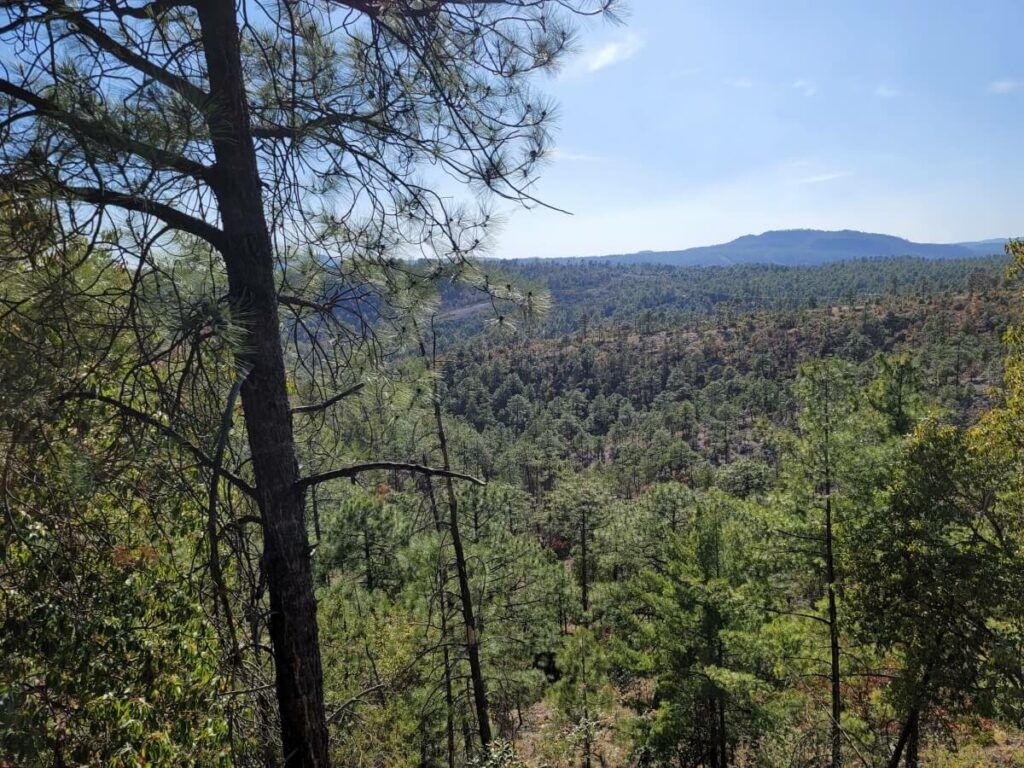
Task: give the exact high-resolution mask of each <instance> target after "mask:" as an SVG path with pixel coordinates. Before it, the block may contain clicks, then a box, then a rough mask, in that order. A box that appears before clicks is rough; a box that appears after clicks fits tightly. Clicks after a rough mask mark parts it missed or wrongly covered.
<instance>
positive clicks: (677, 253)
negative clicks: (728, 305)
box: [579, 229, 1006, 267]
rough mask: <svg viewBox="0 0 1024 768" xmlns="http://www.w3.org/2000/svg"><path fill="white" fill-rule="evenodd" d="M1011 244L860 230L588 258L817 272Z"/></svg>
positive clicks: (970, 253) (778, 234) (794, 232)
mask: <svg viewBox="0 0 1024 768" xmlns="http://www.w3.org/2000/svg"><path fill="white" fill-rule="evenodd" d="M1005 243H1006V239H1005V238H994V239H991V240H977V241H969V242H960V243H918V242H914V241H911V240H907V239H906V238H902V237H897V236H895V235H885V234H879V233H875V232H861V231H859V230H854V229H842V230H821V229H779V230H769V231H767V232H762V233H761V234H759V235H753V234H751V235H743V236H742V237H738V238H736V239H735V240H731V241H729V242H727V243H719V244H717V245H704V246H697V247H694V248H684V249H681V250H671V251H650V250H647V251H637V252H635V253H626V254H610V255H605V256H583V257H579V258H580V260H601V261H604V262H610V263H614V264H668V265H674V266H687V267H709V266H732V265H737V264H775V265H780V266H815V265H820V264H827V263H830V262H835V261H850V260H854V259H865V258H882V257H887V256H917V257H922V258H926V259H962V258H973V257H977V256H990V255H995V254H998V253H1000V252H1002V250H1003V245H1004V244H1005Z"/></svg>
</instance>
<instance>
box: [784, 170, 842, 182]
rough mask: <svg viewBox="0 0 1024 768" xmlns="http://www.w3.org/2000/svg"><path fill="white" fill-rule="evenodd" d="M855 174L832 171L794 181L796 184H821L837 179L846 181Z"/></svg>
mask: <svg viewBox="0 0 1024 768" xmlns="http://www.w3.org/2000/svg"><path fill="white" fill-rule="evenodd" d="M852 175H853V174H852V173H851V172H850V171H832V172H831V173H819V174H815V175H814V176H804V177H803V178H799V179H793V183H794V184H821V183H822V182H824V181H835V180H836V179H845V178H846V177H848V176H852Z"/></svg>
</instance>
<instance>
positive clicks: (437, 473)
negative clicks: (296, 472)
mask: <svg viewBox="0 0 1024 768" xmlns="http://www.w3.org/2000/svg"><path fill="white" fill-rule="evenodd" d="M378 469H386V470H394V471H398V472H414V473H416V474H419V475H427V476H428V477H447V478H451V479H452V480H467V481H469V482H471V483H473V484H474V485H481V486H482V485H486V483H485V482H484V481H483V480H481V479H479V478H476V477H473V476H472V475H466V474H463V473H462V472H454V471H452V470H449V469H440V468H438V467H427V466H424V465H423V464H411V463H407V462H403V461H368V462H366V463H365V464H353V465H352V466H350V467H341V468H340V469H332V470H330V471H329V472H321V473H320V474H318V475H310V476H309V477H304V478H302V479H301V480H299V482H298V486H299V487H300V488H311V487H312V486H314V485H319V484H320V483H326V482H327V481H329V480H338V479H341V478H343V477H355V476H356V475H359V474H362V473H363V472H373V471H374V470H378Z"/></svg>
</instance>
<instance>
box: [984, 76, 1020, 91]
mask: <svg viewBox="0 0 1024 768" xmlns="http://www.w3.org/2000/svg"><path fill="white" fill-rule="evenodd" d="M1021 88H1024V83H1022V82H1021V81H1020V80H1011V79H1010V78H1008V77H1004V78H1003V79H1002V80H993V81H992V82H991V83H989V84H988V91H989V93H1000V94H1002V93H1013V92H1014V91H1019V90H1020V89H1021Z"/></svg>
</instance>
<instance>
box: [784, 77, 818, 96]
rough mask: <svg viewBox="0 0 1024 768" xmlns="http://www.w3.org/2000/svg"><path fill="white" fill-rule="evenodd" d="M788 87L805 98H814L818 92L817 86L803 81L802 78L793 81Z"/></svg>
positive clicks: (808, 81)
mask: <svg viewBox="0 0 1024 768" xmlns="http://www.w3.org/2000/svg"><path fill="white" fill-rule="evenodd" d="M789 87H790V88H792V89H793V90H794V91H798V92H799V93H802V94H803V95H804V96H807V97H811V96H814V95H815V94H816V93H817V92H818V86H816V85H815V84H814V83H812V82H811V81H810V80H804V79H803V78H802V77H801V78H799V79H798V80H794V81H793V82H792V83H791V84H790V86H789Z"/></svg>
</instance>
